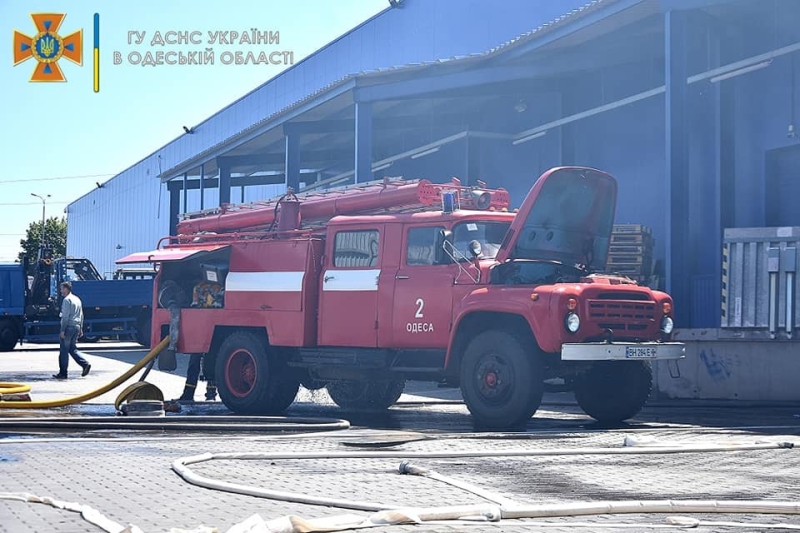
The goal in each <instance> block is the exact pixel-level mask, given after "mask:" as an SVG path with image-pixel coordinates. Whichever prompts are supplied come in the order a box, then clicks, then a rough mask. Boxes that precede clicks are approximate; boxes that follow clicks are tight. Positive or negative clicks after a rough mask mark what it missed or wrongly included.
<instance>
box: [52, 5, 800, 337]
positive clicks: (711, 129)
mask: <svg viewBox="0 0 800 533" xmlns="http://www.w3.org/2000/svg"><path fill="white" fill-rule="evenodd" d="M798 20H800V2H796V1H794V0H759V1H750V0H595V1H593V2H590V3H588V4H587V3H586V0H560V1H558V2H554V1H550V0H502V2H489V1H487V0H436V1H432V0H393V1H392V2H390V3H389V4H388V5H387V8H386V9H385V10H384V11H382V12H381V13H379V14H378V15H377V16H375V17H373V18H372V19H370V20H368V21H366V22H365V23H363V24H361V25H360V26H358V27H356V28H354V29H353V30H352V31H350V32H349V33H347V34H346V35H343V36H342V37H341V38H339V39H337V40H336V41H334V42H332V43H331V44H329V45H328V46H326V47H324V48H323V49H321V50H319V51H317V52H316V53H315V54H313V55H311V56H309V57H308V58H306V59H305V60H303V61H302V62H300V63H297V64H295V65H294V66H293V67H292V68H290V69H288V70H286V71H284V72H283V73H281V74H280V75H278V76H276V77H275V78H273V79H271V80H270V81H268V82H267V83H265V84H264V85H262V86H260V87H259V88H257V89H256V90H254V91H253V92H251V93H249V94H247V95H246V96H244V97H242V98H241V99H239V100H238V101H236V102H234V103H232V104H230V105H229V106H228V107H226V108H224V109H222V110H220V111H219V112H218V113H216V114H215V115H213V116H212V117H210V118H208V119H207V120H206V121H204V122H202V123H201V124H198V125H196V126H195V127H194V128H193V131H192V132H191V133H187V134H185V135H182V136H180V137H178V138H176V139H175V140H174V141H172V142H171V143H169V144H167V145H166V146H164V147H162V148H160V149H158V150H157V151H155V152H154V153H152V154H150V155H148V156H147V157H145V158H144V159H142V160H141V161H140V162H139V163H137V164H136V165H134V166H132V167H131V168H128V169H127V170H125V171H124V172H122V173H120V174H119V175H117V176H116V177H114V178H113V179H112V180H110V181H109V182H108V183H106V184H105V185H104V187H102V188H99V189H96V190H94V191H92V192H91V193H89V194H87V195H85V196H83V197H81V198H80V199H78V200H76V201H75V202H73V203H72V204H70V205H69V207H68V208H67V212H68V254H70V255H74V256H85V257H89V258H90V259H92V261H94V262H95V263H96V264H97V265H98V268H99V269H100V270H101V271H105V272H108V271H112V270H113V269H114V268H115V266H114V261H115V260H116V259H117V258H119V257H122V256H123V255H128V254H129V253H132V252H134V251H143V250H148V249H152V248H153V246H154V245H155V244H156V242H157V241H158V239H159V238H161V237H163V236H166V235H168V234H169V233H171V232H172V231H174V227H175V224H176V223H177V220H178V215H179V214H180V213H182V212H186V211H194V210H198V209H208V208H212V207H215V206H218V205H220V204H224V203H241V202H249V201H253V200H258V199H264V198H268V197H272V196H275V195H277V194H280V193H281V192H282V191H283V190H285V186H286V184H288V185H291V186H292V187H294V188H295V190H297V189H298V188H299V189H300V190H317V189H323V188H327V187H335V186H342V185H346V184H349V183H362V182H367V181H370V180H375V179H381V178H383V177H385V176H392V177H394V176H404V177H407V178H419V177H424V178H428V179H431V180H433V181H445V180H448V179H450V178H451V177H452V176H457V177H459V178H460V179H462V181H465V182H467V183H470V184H474V183H476V181H477V180H483V181H485V182H487V183H488V184H489V186H490V187H504V188H506V189H508V190H509V191H510V193H511V195H512V201H513V203H514V204H516V205H518V204H519V203H520V202H521V200H522V199H523V197H524V195H525V194H526V193H527V191H528V190H529V188H530V187H531V185H532V184H533V182H534V180H535V179H536V178H537V177H538V176H539V174H540V173H541V172H543V171H544V170H546V169H548V168H550V167H553V166H557V165H562V164H577V165H584V166H592V167H595V168H599V169H602V170H605V171H607V172H609V173H611V174H612V175H614V176H615V177H616V178H617V180H618V182H619V199H618V205H617V217H616V222H617V223H618V224H639V225H643V226H646V227H647V229H648V231H649V232H650V235H651V237H652V239H651V241H652V265H651V268H650V272H648V274H653V275H652V276H651V277H649V278H648V282H650V283H653V284H663V286H664V288H666V290H668V291H669V292H670V293H672V295H673V296H674V298H675V300H676V305H677V309H678V310H679V313H678V325H679V326H681V327H684V328H686V327H692V328H702V327H712V328H715V327H719V326H720V320H721V318H720V315H721V306H723V305H724V304H726V302H725V297H724V294H725V292H724V291H725V290H726V289H727V287H726V286H725V285H726V283H727V281H728V279H727V272H726V271H725V270H724V269H723V260H724V258H725V254H724V253H723V232H724V230H725V229H726V228H742V227H751V228H759V227H772V226H800V211H798V210H797V209H796V208H795V207H794V206H795V201H796V200H795V199H796V198H800V139H798V137H797V135H796V132H795V127H796V123H797V120H798V110H797V99H798V96H800V90H799V89H798V84H797V75H796V74H797V69H798V65H799V64H800V59H799V58H798V55H800V54H799V52H800V25H798V24H797V23H796V21H798ZM399 42H402V43H403V45H402V46H398V45H397V43H399ZM133 206H135V209H134V208H133ZM112 219H113V220H115V224H113V225H109V224H104V223H103V221H107V220H112ZM100 226H102V227H104V228H105V230H104V231H103V232H102V233H101V234H98V233H97V232H96V231H94V230H95V228H97V227H100ZM648 253H650V252H648ZM646 259H647V260H648V261H649V258H646ZM643 261H644V259H643ZM765 265H766V259H765V261H764V263H763V264H762V263H758V264H757V265H755V266H753V268H754V269H755V268H758V269H761V268H763V267H764V266H765ZM755 274H756V272H755V270H754V271H753V275H754V276H755ZM724 282H725V283H724ZM789 298H790V299H792V300H794V301H798V300H797V296H796V295H795V296H790V297H789Z"/></svg>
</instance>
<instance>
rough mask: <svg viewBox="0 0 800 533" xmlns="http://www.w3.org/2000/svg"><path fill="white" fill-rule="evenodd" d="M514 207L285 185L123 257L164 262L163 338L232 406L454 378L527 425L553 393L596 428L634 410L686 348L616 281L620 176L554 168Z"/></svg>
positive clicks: (405, 192)
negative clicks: (293, 189)
mask: <svg viewBox="0 0 800 533" xmlns="http://www.w3.org/2000/svg"><path fill="white" fill-rule="evenodd" d="M354 191H355V192H354ZM508 203H509V198H508V193H507V192H506V191H504V190H502V189H495V190H490V189H486V188H485V187H483V186H481V187H480V188H476V187H463V186H461V185H460V183H458V182H457V180H456V181H454V182H453V183H451V184H442V185H434V184H431V183H430V182H427V181H425V180H421V181H417V182H407V181H404V180H400V181H395V182H389V181H384V182H383V183H379V184H369V185H366V186H363V187H361V188H360V189H359V188H355V189H350V190H348V191H344V192H343V191H331V192H330V193H328V194H325V193H323V194H318V195H316V196H315V195H309V196H306V197H305V198H302V199H300V198H298V197H297V196H295V195H293V194H291V193H290V194H288V195H287V196H286V197H284V198H281V199H280V200H278V201H276V202H273V203H269V204H264V205H263V206H251V207H248V208H241V209H238V210H237V209H231V208H225V209H222V210H220V211H217V212H213V213H201V214H199V215H195V216H194V217H191V216H190V217H188V218H187V219H186V220H184V221H182V222H181V224H180V225H179V235H178V236H174V237H170V238H168V239H167V240H168V241H169V242H168V244H167V245H166V246H164V247H163V248H162V247H159V249H157V250H154V251H152V252H146V253H139V254H133V255H132V256H128V257H126V258H123V259H121V260H120V261H118V262H120V263H137V262H143V261H147V262H153V263H156V264H157V265H158V275H157V278H156V286H155V290H154V300H155V302H154V313H153V327H152V332H153V338H152V342H153V345H155V344H157V343H158V342H160V340H161V339H163V338H164V337H165V336H166V335H170V336H171V338H172V341H173V344H172V346H173V349H174V350H175V351H176V352H179V353H189V354H190V353H202V354H208V355H209V356H210V359H211V360H213V361H214V365H213V369H208V368H207V369H206V372H207V374H213V377H214V378H215V379H216V382H217V386H218V388H219V393H220V397H221V399H222V401H223V402H224V403H225V405H226V406H227V407H228V408H229V409H231V410H232V411H234V412H237V413H248V414H255V413H261V414H275V413H279V412H282V411H283V410H285V409H286V408H287V407H288V406H289V405H291V403H292V402H293V401H294V399H295V396H296V394H297V392H298V389H299V386H300V385H301V384H302V385H303V386H304V387H306V388H309V389H319V388H322V387H325V388H327V391H328V393H329V395H330V396H331V398H332V399H333V400H334V401H335V402H336V403H337V404H338V405H339V406H341V407H343V408H346V409H371V410H374V409H379V410H380V409H387V408H389V407H390V406H391V405H393V404H394V403H395V402H396V401H397V400H398V399H399V398H400V396H401V394H402V392H403V389H404V386H405V382H406V381H407V380H425V381H433V382H436V383H439V384H440V385H442V386H450V387H459V388H460V389H461V391H462V394H463V397H464V400H465V403H466V405H467V407H468V409H469V411H470V412H471V414H472V415H473V418H474V420H475V423H476V425H478V426H481V427H491V428H509V427H515V426H518V425H520V424H525V423H526V422H527V420H529V419H530V418H531V417H532V416H533V414H534V413H535V412H536V410H537V409H538V407H539V405H540V403H541V401H542V395H543V393H544V391H545V390H547V389H548V387H550V388H553V387H559V388H560V390H572V391H574V392H575V396H576V399H577V401H578V403H579V405H580V406H581V408H582V409H583V410H584V411H585V412H586V413H587V414H589V415H590V416H592V417H594V418H595V419H597V420H600V421H604V422H618V421H621V420H625V419H627V418H630V417H632V416H634V415H635V414H636V413H638V412H639V410H640V409H641V408H642V407H643V405H644V404H645V403H646V401H647V399H648V397H649V394H650V391H651V385H652V369H651V366H650V361H651V360H654V359H679V358H681V357H683V353H684V348H683V345H682V344H680V343H675V342H671V334H672V327H673V316H674V310H673V305H672V299H671V298H670V296H669V295H668V294H665V293H663V292H659V291H654V290H651V289H650V288H648V287H643V286H639V285H637V284H636V283H635V282H633V281H632V280H630V279H627V278H625V277H621V276H616V275H610V274H605V273H604V271H605V261H606V256H607V252H608V246H609V242H610V234H611V229H612V226H613V221H614V213H615V205H616V182H615V180H614V179H613V178H612V177H611V176H609V175H608V174H605V173H603V172H600V171H597V170H594V169H587V168H581V167H563V168H556V169H552V170H550V171H548V172H546V173H545V174H544V175H542V176H541V177H540V179H539V180H537V182H536V183H535V184H534V186H533V188H532V189H531V191H530V193H529V194H528V196H527V197H526V199H525V200H524V202H523V203H522V205H521V207H520V209H519V210H518V212H509V211H508V207H509V206H508ZM553 380H558V381H561V382H562V383H561V384H558V385H554V384H553V383H552V382H553Z"/></svg>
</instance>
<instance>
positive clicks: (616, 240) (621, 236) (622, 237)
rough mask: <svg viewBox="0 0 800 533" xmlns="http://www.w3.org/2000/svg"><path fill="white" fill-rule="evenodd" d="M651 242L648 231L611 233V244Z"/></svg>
mask: <svg viewBox="0 0 800 533" xmlns="http://www.w3.org/2000/svg"><path fill="white" fill-rule="evenodd" d="M652 242H653V239H652V237H651V236H650V234H649V233H612V234H611V244H643V245H647V244H651V243H652Z"/></svg>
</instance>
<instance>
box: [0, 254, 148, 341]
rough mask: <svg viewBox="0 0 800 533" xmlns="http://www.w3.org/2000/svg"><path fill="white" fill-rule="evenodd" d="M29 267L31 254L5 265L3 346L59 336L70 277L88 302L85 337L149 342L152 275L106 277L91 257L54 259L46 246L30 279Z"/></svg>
mask: <svg viewBox="0 0 800 533" xmlns="http://www.w3.org/2000/svg"><path fill="white" fill-rule="evenodd" d="M28 267H29V263H28V260H27V258H26V259H24V260H23V261H22V262H21V263H7V264H0V351H2V352H8V351H11V350H13V349H14V347H15V346H16V345H17V344H19V343H22V342H31V343H45V342H54V343H57V342H58V341H59V332H60V321H61V319H60V312H61V301H62V296H61V292H60V290H59V286H60V284H61V282H62V281H71V282H72V292H74V293H75V294H76V295H77V296H78V297H79V298H80V299H81V301H82V302H83V314H84V327H83V337H82V338H81V339H79V340H80V341H82V342H94V341H97V340H99V339H101V338H104V337H112V338H116V339H119V340H123V339H125V340H127V339H133V340H135V341H136V342H138V343H139V344H141V345H142V346H145V347H149V345H150V317H151V307H152V301H153V276H148V275H146V273H145V275H142V274H141V273H140V274H139V275H136V276H125V275H122V276H119V277H115V279H110V280H109V279H104V278H103V276H101V275H100V273H99V272H98V271H97V269H96V268H95V267H94V265H93V264H92V263H91V261H89V260H88V259H81V258H79V259H75V258H58V259H53V258H52V252H51V251H50V250H49V249H47V248H42V249H40V250H39V257H38V259H37V260H36V269H35V275H34V276H33V279H32V280H31V281H30V282H29V280H28V275H27V272H28ZM153 274H155V273H153Z"/></svg>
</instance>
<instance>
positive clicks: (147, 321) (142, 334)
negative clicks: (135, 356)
mask: <svg viewBox="0 0 800 533" xmlns="http://www.w3.org/2000/svg"><path fill="white" fill-rule="evenodd" d="M152 328H153V325H152V320H151V315H150V312H149V311H148V312H145V313H142V314H141V315H140V316H139V318H138V319H137V320H136V334H135V335H134V339H135V340H136V342H138V343H139V344H141V345H142V346H144V347H145V348H150V343H151V341H150V333H151V332H152Z"/></svg>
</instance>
